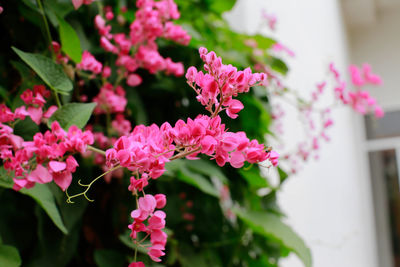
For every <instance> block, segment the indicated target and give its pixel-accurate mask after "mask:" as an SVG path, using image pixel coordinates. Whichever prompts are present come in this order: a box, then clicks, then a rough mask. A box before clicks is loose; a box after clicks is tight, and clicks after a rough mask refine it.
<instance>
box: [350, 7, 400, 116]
mask: <svg viewBox="0 0 400 267" xmlns="http://www.w3.org/2000/svg"><path fill="white" fill-rule="evenodd" d="M399 28H400V7H395V8H391V9H384V10H380V12H379V13H378V14H377V19H376V22H375V23H373V24H368V25H365V26H364V27H361V28H356V29H352V30H351V35H350V36H351V38H349V40H350V47H351V58H352V59H353V61H354V62H356V63H359V64H361V63H363V62H369V63H370V64H371V65H372V69H373V71H374V72H375V73H378V74H380V75H381V76H382V78H383V80H384V86H382V87H381V88H379V89H374V90H371V95H373V96H374V97H376V98H377V100H378V102H379V103H381V104H382V105H383V107H384V108H386V109H400V31H399Z"/></svg>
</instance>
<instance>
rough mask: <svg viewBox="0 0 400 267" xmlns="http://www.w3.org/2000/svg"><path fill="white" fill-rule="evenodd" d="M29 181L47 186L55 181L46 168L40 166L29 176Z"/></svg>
mask: <svg viewBox="0 0 400 267" xmlns="http://www.w3.org/2000/svg"><path fill="white" fill-rule="evenodd" d="M27 179H28V181H30V182H36V183H40V184H45V183H50V182H51V181H52V180H53V177H52V176H51V174H50V173H49V171H48V170H47V169H46V168H45V167H43V166H42V165H41V164H39V165H37V167H36V169H35V170H34V171H32V172H31V173H30V174H29V175H28V177H27Z"/></svg>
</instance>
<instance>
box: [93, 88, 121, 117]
mask: <svg viewBox="0 0 400 267" xmlns="http://www.w3.org/2000/svg"><path fill="white" fill-rule="evenodd" d="M93 102H95V103H97V106H96V108H95V109H94V113H95V114H104V113H119V112H124V111H125V107H126V104H127V103H128V101H127V100H126V98H125V90H124V88H122V86H117V87H116V88H115V89H114V86H113V85H112V84H111V83H107V84H105V85H104V86H103V87H101V88H100V92H99V94H98V95H97V96H96V97H94V98H93Z"/></svg>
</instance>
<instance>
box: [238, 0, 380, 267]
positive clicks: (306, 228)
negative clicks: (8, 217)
mask: <svg viewBox="0 0 400 267" xmlns="http://www.w3.org/2000/svg"><path fill="white" fill-rule="evenodd" d="M262 8H265V9H266V10H267V11H268V12H270V13H271V12H272V13H275V14H276V15H277V16H278V25H277V26H278V27H277V35H276V36H277V37H278V38H279V40H281V41H282V42H283V43H284V44H286V45H287V46H288V47H290V48H291V49H293V50H294V52H295V53H296V57H295V59H293V60H289V61H288V63H289V65H290V67H291V71H290V75H289V78H288V84H289V85H290V87H291V88H297V89H298V90H299V91H300V92H301V94H306V95H307V94H309V92H310V91H311V90H314V86H315V84H316V83H317V82H320V81H321V80H322V79H324V78H325V75H326V70H327V66H328V64H329V62H331V61H334V62H336V64H337V66H338V68H339V69H340V70H341V71H342V72H344V71H346V70H347V67H346V66H347V64H348V52H347V39H346V30H345V28H344V25H343V20H342V15H341V9H340V5H339V1H335V0H324V1H321V0H306V1H298V0H284V1H283V0H275V1H274V0H242V1H240V2H239V3H238V5H237V6H236V8H235V10H234V11H233V12H232V13H233V15H232V14H231V15H232V17H231V21H232V25H233V26H234V27H236V28H238V29H242V28H243V26H244V28H245V30H246V31H248V32H252V30H253V29H254V28H256V27H257V25H258V23H259V21H258V19H259V14H260V11H261V9H262ZM372 63H374V62H372ZM287 110H288V112H289V113H290V109H289V107H287ZM333 118H334V120H335V125H334V128H333V129H332V130H331V132H330V135H331V136H332V141H331V142H330V143H328V144H324V145H322V151H321V153H320V159H319V160H318V161H312V162H308V163H307V164H306V165H305V166H304V168H303V170H301V171H300V173H299V174H298V175H294V176H292V177H291V178H290V180H289V181H288V182H287V183H286V184H285V185H284V187H283V190H282V192H281V193H280V194H279V202H280V205H281V207H282V208H283V210H284V211H285V212H286V214H287V215H288V220H287V222H288V223H289V224H290V225H291V226H292V227H293V228H294V229H295V230H296V231H297V232H298V233H299V234H300V235H301V236H302V237H303V238H304V240H305V242H306V243H307V244H308V245H309V246H310V248H311V250H312V254H313V262H314V264H313V266H315V267H338V266H340V267H376V266H378V265H377V255H376V247H375V236H374V220H373V206H372V199H371V188H370V182H369V178H368V175H367V172H366V168H367V163H366V155H365V153H364V151H362V149H361V142H360V140H361V138H360V137H361V136H362V132H361V130H362V129H361V127H360V125H361V123H360V118H359V117H356V116H354V115H353V114H352V112H351V111H350V110H349V109H346V108H340V109H339V110H336V111H335V112H333ZM296 120H297V117H296V115H293V114H288V118H287V121H286V125H287V124H289V125H296ZM286 132H287V134H286V136H285V140H286V142H287V143H293V140H297V139H298V132H299V131H298V130H297V129H290V128H287V129H286ZM281 266H284V267H296V266H302V264H301V262H300V261H299V260H298V259H297V258H296V257H295V256H293V255H292V256H290V257H289V258H288V259H285V260H284V261H283V262H282V265H281Z"/></svg>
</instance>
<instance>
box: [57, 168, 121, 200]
mask: <svg viewBox="0 0 400 267" xmlns="http://www.w3.org/2000/svg"><path fill="white" fill-rule="evenodd" d="M119 168H122V166H120V165H117V166H115V167H114V168H112V169H110V170H108V171H106V172H105V173H103V174H101V175H99V176H97V177H96V178H95V179H93V181H91V182H90V183H89V184H82V183H81V180H79V181H78V184H79V185H80V186H83V187H86V190H85V191H83V192H81V193H79V194H76V195H73V196H69V195H68V192H67V191H65V194H66V195H67V197H68V198H67V203H74V202H72V201H71V199H72V198H75V197H79V196H82V195H83V196H84V197H85V198H86V199H87V200H88V201H90V202H93V201H94V200H92V199H89V198H88V197H87V196H86V193H87V192H88V191H89V189H90V187H91V186H92V185H93V184H94V182H96V181H97V180H99V179H100V178H101V177H103V176H104V175H106V174H108V173H110V172H113V171H115V170H116V169H119Z"/></svg>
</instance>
